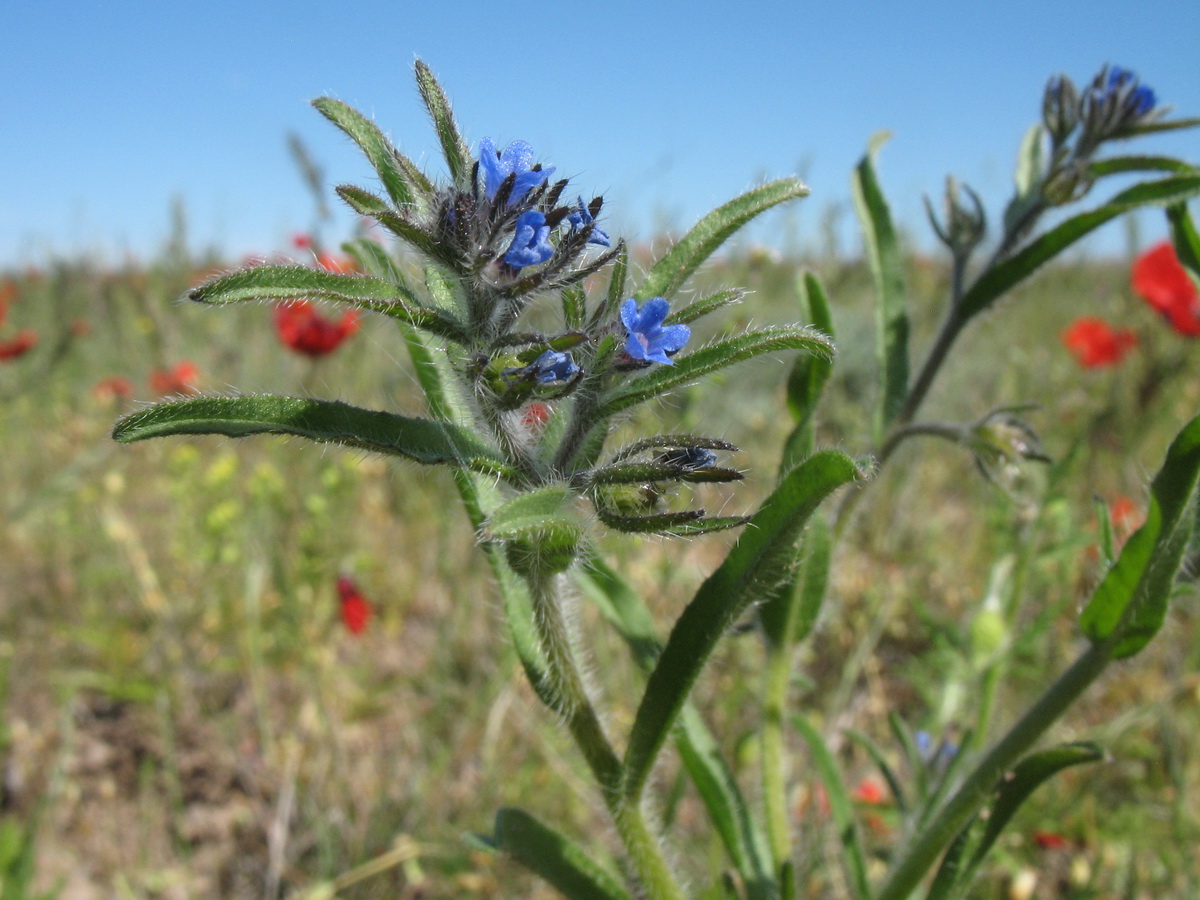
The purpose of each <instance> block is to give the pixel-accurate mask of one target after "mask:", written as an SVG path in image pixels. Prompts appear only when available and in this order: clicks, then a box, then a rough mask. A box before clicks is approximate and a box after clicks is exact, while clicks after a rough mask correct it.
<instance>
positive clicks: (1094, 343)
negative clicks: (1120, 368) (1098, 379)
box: [1062, 316, 1137, 369]
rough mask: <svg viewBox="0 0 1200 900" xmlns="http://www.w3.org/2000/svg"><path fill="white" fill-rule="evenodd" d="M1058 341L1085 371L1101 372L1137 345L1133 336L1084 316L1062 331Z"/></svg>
mask: <svg viewBox="0 0 1200 900" xmlns="http://www.w3.org/2000/svg"><path fill="white" fill-rule="evenodd" d="M1062 342H1063V346H1065V347H1066V348H1067V349H1068V350H1070V351H1071V353H1072V354H1074V356H1075V359H1077V360H1078V361H1079V364H1080V365H1081V366H1083V367H1084V368H1085V369H1102V368H1104V367H1105V366H1115V365H1117V364H1119V363H1120V362H1121V360H1123V359H1124V358H1125V356H1126V354H1127V353H1129V351H1130V350H1132V349H1133V348H1134V347H1135V346H1137V335H1136V334H1134V333H1133V332H1132V331H1130V330H1129V329H1127V328H1123V329H1120V330H1116V329H1114V328H1112V327H1111V326H1110V325H1109V324H1108V323H1107V322H1105V321H1104V320H1103V319H1094V318H1090V317H1088V316H1084V317H1083V318H1080V319H1076V320H1075V321H1074V322H1072V323H1071V324H1070V325H1069V326H1067V327H1066V328H1065V329H1063V332H1062Z"/></svg>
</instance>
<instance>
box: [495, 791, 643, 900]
mask: <svg viewBox="0 0 1200 900" xmlns="http://www.w3.org/2000/svg"><path fill="white" fill-rule="evenodd" d="M493 840H494V841H495V844H496V847H497V848H499V849H500V850H502V851H504V852H505V853H507V854H508V855H509V856H511V857H512V858H513V859H515V860H516V861H517V862H519V863H521V865H523V866H525V867H526V868H527V869H529V870H530V871H532V872H534V873H536V874H537V875H538V876H539V877H541V878H543V879H544V880H545V881H547V882H548V883H549V884H551V885H552V886H553V887H554V888H555V889H557V890H558V891H559V892H560V893H562V894H563V896H565V897H568V898H570V900H632V898H631V896H630V894H629V893H628V892H627V891H626V890H625V888H624V887H622V886H621V883H620V881H618V880H617V878H616V876H614V875H612V874H611V873H609V872H608V871H607V870H605V869H603V868H602V867H601V866H599V865H598V864H597V863H596V862H594V861H593V860H592V859H591V858H590V857H589V856H588V855H587V854H586V853H584V852H583V850H582V849H581V848H580V847H579V845H578V844H576V843H575V842H574V841H572V840H571V839H570V838H568V837H566V836H565V835H563V834H561V833H560V832H558V831H555V830H554V829H553V828H551V827H550V826H548V825H545V824H543V823H542V822H539V821H538V820H537V819H535V818H534V817H533V816H531V815H530V814H529V813H527V812H525V811H523V810H520V809H512V808H505V809H502V810H500V811H499V812H498V813H496V833H495V837H494V838H493Z"/></svg>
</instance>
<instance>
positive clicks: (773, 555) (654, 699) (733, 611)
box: [625, 450, 862, 800]
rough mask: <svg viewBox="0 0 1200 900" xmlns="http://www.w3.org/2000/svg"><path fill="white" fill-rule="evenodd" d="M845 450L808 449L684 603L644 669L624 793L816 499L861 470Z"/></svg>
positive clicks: (645, 770) (775, 579)
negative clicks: (645, 680) (663, 644)
mask: <svg viewBox="0 0 1200 900" xmlns="http://www.w3.org/2000/svg"><path fill="white" fill-rule="evenodd" d="M861 477H862V476H861V473H860V472H859V469H858V467H857V466H856V465H855V464H854V462H853V460H851V459H850V458H849V457H848V456H846V455H845V454H842V453H838V452H836V451H832V450H827V451H823V452H821V453H817V454H814V455H813V456H811V457H809V458H808V459H807V460H806V461H805V462H803V463H802V464H801V465H799V466H797V467H796V468H795V469H793V470H792V472H790V473H789V474H788V475H787V476H786V477H784V479H783V480H782V481H781V482H780V484H779V487H777V488H776V489H775V491H774V492H773V493H772V494H771V496H769V497H768V498H767V499H766V501H764V503H763V505H762V506H761V507H760V508H759V510H758V512H756V513H755V514H754V516H753V517H752V518H751V520H750V522H749V524H748V525H747V527H746V529H745V530H744V531H743V532H742V534H741V536H740V537H739V539H738V542H737V544H736V545H734V547H733V549H732V550H731V551H730V552H729V555H728V556H726V558H725V561H724V562H723V563H721V565H720V566H719V567H718V568H717V570H716V571H715V572H713V573H712V575H710V576H709V577H708V578H707V579H706V580H705V582H704V583H703V584H702V585H701V586H700V590H699V591H697V593H696V596H695V597H694V598H693V599H692V601H691V603H689V604H688V606H687V608H686V609H685V610H684V611H683V614H682V615H681V616H680V617H679V620H678V621H677V622H676V623H675V628H674V629H673V630H672V632H671V637H670V638H669V639H668V641H667V645H666V647H665V648H664V649H663V652H662V655H661V656H660V657H659V659H658V664H657V665H656V666H655V668H654V671H653V672H652V673H651V674H650V679H649V682H648V683H647V685H646V692H645V694H644V695H643V696H642V701H641V704H640V706H639V707H638V711H637V717H636V719H635V721H634V726H633V731H632V732H631V734H630V737H629V746H628V748H627V750H626V753H625V768H626V783H625V793H626V796H627V797H629V798H630V799H631V800H633V799H636V798H637V797H638V796H640V794H641V791H642V787H643V786H644V784H645V780H646V777H647V775H648V774H649V772H650V769H651V768H652V767H653V765H654V761H655V759H657V757H658V753H659V750H660V749H661V747H662V744H663V741H664V740H665V739H666V736H667V734H668V733H669V732H670V730H671V727H672V726H673V725H674V723H675V719H676V717H677V716H678V715H679V710H680V709H681V708H682V707H683V703H684V701H685V700H686V699H687V695H688V693H689V692H690V691H691V688H692V685H693V684H695V681H696V678H697V677H698V676H699V674H700V670H701V668H702V667H703V666H704V663H705V661H706V660H707V659H708V657H709V654H711V653H712V650H713V648H714V647H715V646H716V643H717V641H718V639H719V638H720V637H721V635H722V634H724V633H725V631H726V630H727V629H728V628H729V627H730V626H731V625H732V624H733V622H734V621H735V620H736V619H737V617H738V616H739V615H741V613H742V612H743V611H744V610H745V609H746V607H747V606H749V605H750V604H751V603H753V602H754V601H756V600H759V599H761V598H762V597H763V596H764V595H765V594H766V593H767V592H768V591H770V590H771V589H772V588H774V587H775V586H776V585H777V584H779V583H780V582H781V581H783V580H784V579H785V578H786V577H787V576H788V574H789V572H788V570H789V567H790V566H791V565H792V564H793V563H794V561H795V543H796V540H797V539H798V538H799V535H800V533H801V531H802V530H803V528H804V525H805V523H806V522H807V521H808V518H809V516H811V515H812V513H813V511H814V510H815V509H816V508H817V506H818V505H819V504H820V503H821V501H822V500H824V499H825V498H826V497H828V496H829V494H831V493H832V492H833V491H834V490H835V489H837V488H838V487H840V486H841V485H843V484H846V483H847V482H850V481H855V480H857V479H859V478H861Z"/></svg>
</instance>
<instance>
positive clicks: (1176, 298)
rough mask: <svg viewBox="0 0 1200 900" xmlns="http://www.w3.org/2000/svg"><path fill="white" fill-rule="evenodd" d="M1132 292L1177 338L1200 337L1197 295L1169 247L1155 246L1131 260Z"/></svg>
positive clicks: (1168, 245) (1198, 295)
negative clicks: (1159, 317) (1166, 323)
mask: <svg viewBox="0 0 1200 900" xmlns="http://www.w3.org/2000/svg"><path fill="white" fill-rule="evenodd" d="M1133 289H1134V291H1136V292H1137V293H1138V294H1139V295H1140V296H1141V298H1142V299H1143V300H1145V301H1146V302H1147V303H1149V304H1150V306H1151V307H1152V308H1154V309H1155V310H1157V311H1158V312H1159V313H1160V314H1162V315H1163V316H1164V317H1165V318H1166V320H1167V321H1168V322H1170V323H1171V327H1172V328H1174V329H1175V330H1176V331H1178V332H1179V333H1180V334H1186V335H1189V336H1190V337H1196V336H1198V335H1200V292H1198V291H1197V290H1196V284H1195V282H1193V281H1192V279H1191V277H1190V276H1189V275H1188V273H1187V270H1186V269H1184V267H1183V266H1182V265H1181V264H1180V262H1179V257H1178V256H1176V255H1175V248H1174V247H1173V246H1172V245H1171V244H1170V243H1162V244H1157V245H1155V246H1154V247H1151V248H1150V249H1149V250H1147V251H1146V252H1145V253H1143V254H1142V255H1141V256H1139V257H1138V258H1137V259H1136V260H1134V263H1133Z"/></svg>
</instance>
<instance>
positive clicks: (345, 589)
mask: <svg viewBox="0 0 1200 900" xmlns="http://www.w3.org/2000/svg"><path fill="white" fill-rule="evenodd" d="M337 591H338V599H339V600H340V601H341V607H342V609H341V612H342V624H344V625H345V626H346V630H347V631H349V632H350V633H351V634H362V633H363V632H364V631H366V630H367V622H368V621H369V620H370V618H371V604H370V603H368V602H367V600H366V598H365V597H363V595H362V594H361V593H360V592H359V590H358V585H356V584H355V583H354V581H353V579H351V578H348V577H347V576H345V575H343V576H341V577H340V578H338V580H337Z"/></svg>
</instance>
